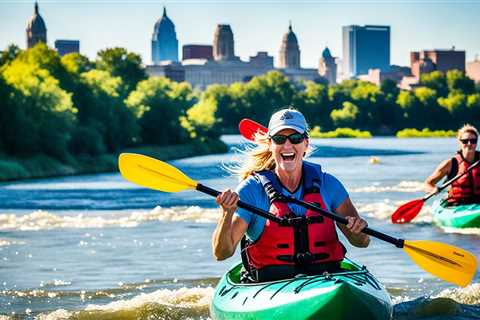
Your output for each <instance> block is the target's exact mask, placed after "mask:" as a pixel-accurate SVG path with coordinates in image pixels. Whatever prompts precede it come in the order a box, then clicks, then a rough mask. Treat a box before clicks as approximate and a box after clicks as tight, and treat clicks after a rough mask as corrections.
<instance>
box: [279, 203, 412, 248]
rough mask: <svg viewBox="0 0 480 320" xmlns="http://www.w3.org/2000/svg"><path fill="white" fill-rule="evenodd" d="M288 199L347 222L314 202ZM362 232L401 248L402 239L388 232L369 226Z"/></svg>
mask: <svg viewBox="0 0 480 320" xmlns="http://www.w3.org/2000/svg"><path fill="white" fill-rule="evenodd" d="M288 201H289V202H292V203H295V204H298V205H300V206H302V207H305V208H307V209H310V210H313V211H315V212H318V213H320V214H321V215H323V216H325V217H327V218H330V219H332V220H333V221H336V222H338V223H341V224H345V225H346V224H348V220H347V219H346V218H344V217H341V216H339V215H337V214H335V213H333V212H330V211H327V210H324V209H322V208H320V207H318V206H317V205H315V204H312V203H308V202H305V201H302V200H298V199H295V198H290V197H289V198H288ZM362 232H363V233H365V234H368V235H369V236H372V237H375V238H378V239H380V240H383V241H386V242H389V243H391V244H393V245H394V246H396V247H397V248H403V243H404V240H403V239H398V238H394V237H391V236H389V235H388V234H385V233H382V232H379V231H377V230H373V229H371V228H369V227H365V228H364V229H363V230H362Z"/></svg>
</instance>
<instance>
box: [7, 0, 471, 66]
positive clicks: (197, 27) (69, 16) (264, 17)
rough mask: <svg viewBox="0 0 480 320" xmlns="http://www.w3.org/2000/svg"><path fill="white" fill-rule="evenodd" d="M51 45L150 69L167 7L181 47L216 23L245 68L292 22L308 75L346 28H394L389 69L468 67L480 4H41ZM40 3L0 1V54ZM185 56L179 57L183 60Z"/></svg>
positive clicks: (338, 44)
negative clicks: (431, 63)
mask: <svg viewBox="0 0 480 320" xmlns="http://www.w3.org/2000/svg"><path fill="white" fill-rule="evenodd" d="M39 5H40V14H41V15H42V16H43V18H44V20H45V22H46V25H47V30H48V33H47V37H48V43H49V45H51V46H53V43H54V41H55V40H56V39H78V40H80V51H81V53H83V54H85V55H87V56H89V57H90V58H94V57H95V55H96V53H97V51H99V50H100V49H103V48H106V47H113V46H121V47H125V48H127V49H128V50H130V51H133V52H136V53H139V54H140V55H141V56H142V58H143V60H144V62H145V63H147V64H149V63H150V61H151V55H150V40H151V36H152V32H153V26H154V24H155V22H156V20H157V19H159V18H160V17H161V15H162V11H163V5H165V6H166V7H167V13H168V16H169V17H170V18H171V19H172V21H173V22H174V23H175V26H176V31H177V37H178V39H179V44H180V46H181V45H184V44H188V43H202V44H203V43H206V44H211V43H212V40H213V32H214V30H215V26H216V25H217V24H218V23H228V24H230V25H231V27H232V30H233V33H234V39H235V53H236V54H237V55H239V56H240V57H241V58H242V59H243V60H248V57H249V56H251V55H255V53H256V52H257V51H268V52H269V53H270V54H271V55H273V56H274V57H275V64H277V62H278V59H277V56H278V51H279V49H280V43H281V39H282V36H283V34H284V33H285V32H286V31H287V29H288V23H289V21H292V25H293V30H294V32H295V33H296V35H297V38H298V40H299V45H300V50H301V64H302V66H303V67H314V68H316V67H317V66H318V59H319V58H320V54H321V52H322V50H323V48H324V47H325V46H326V45H328V46H329V48H330V49H331V51H332V54H333V55H334V56H338V57H341V56H342V30H341V27H342V26H344V25H349V24H358V25H365V24H380V25H390V26H391V28H392V29H391V63H392V64H400V65H408V64H409V59H410V58H409V53H410V51H412V50H421V49H445V48H451V47H452V46H455V47H456V48H457V49H463V50H466V52H467V61H471V60H473V59H474V58H475V56H476V55H479V56H480V0H470V1H465V0H464V1H441V0H437V1H426V0H423V1H393V0H390V1H380V0H377V1H353V0H350V1H246V0H244V1H240V0H237V1H193V0H190V1H145V0H144V1H132V0H130V1H123V0H116V1H109V0H101V1H100V0H96V1H94V0H62V1H58V0H57V1H52V0H50V1H47V0H43V1H39ZM33 6H34V1H5V0H0V50H1V49H3V48H5V47H6V46H7V45H8V44H10V43H15V44H17V45H19V46H20V47H21V48H24V47H25V45H26V44H25V42H26V40H25V37H26V36H25V28H26V24H27V21H28V20H29V19H30V17H31V16H32V14H33ZM180 56H181V53H180Z"/></svg>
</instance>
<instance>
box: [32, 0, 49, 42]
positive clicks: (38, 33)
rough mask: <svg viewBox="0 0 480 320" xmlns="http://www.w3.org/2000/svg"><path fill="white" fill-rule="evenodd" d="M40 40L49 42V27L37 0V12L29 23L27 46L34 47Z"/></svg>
mask: <svg viewBox="0 0 480 320" xmlns="http://www.w3.org/2000/svg"><path fill="white" fill-rule="evenodd" d="M38 42H43V43H47V27H46V26H45V21H43V18H42V16H41V15H40V13H39V12H38V3H37V1H35V12H34V13H33V16H32V18H31V19H30V21H29V22H28V25H27V48H31V47H33V46H34V45H36V44H37V43H38Z"/></svg>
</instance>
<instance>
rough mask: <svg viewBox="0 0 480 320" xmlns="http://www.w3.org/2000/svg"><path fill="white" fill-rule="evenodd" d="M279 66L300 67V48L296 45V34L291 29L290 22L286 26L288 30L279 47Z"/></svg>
mask: <svg viewBox="0 0 480 320" xmlns="http://www.w3.org/2000/svg"><path fill="white" fill-rule="evenodd" d="M279 66H280V68H286V69H299V68H300V48H299V46H298V41H297V36H296V35H295V33H293V31H292V24H291V23H290V25H289V26H288V32H287V33H285V35H284V36H283V39H282V45H281V47H280V65H279Z"/></svg>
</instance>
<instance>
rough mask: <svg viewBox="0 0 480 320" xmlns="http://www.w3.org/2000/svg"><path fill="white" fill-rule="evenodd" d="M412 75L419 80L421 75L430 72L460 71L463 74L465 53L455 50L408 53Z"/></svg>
mask: <svg viewBox="0 0 480 320" xmlns="http://www.w3.org/2000/svg"><path fill="white" fill-rule="evenodd" d="M410 67H411V69H412V74H413V75H414V76H415V77H416V78H417V79H420V76H421V74H422V73H429V72H432V71H442V72H447V71H448V70H453V69H456V70H460V71H463V72H465V51H462V50H455V47H453V48H452V49H450V50H438V49H436V50H421V51H414V52H411V53H410Z"/></svg>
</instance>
